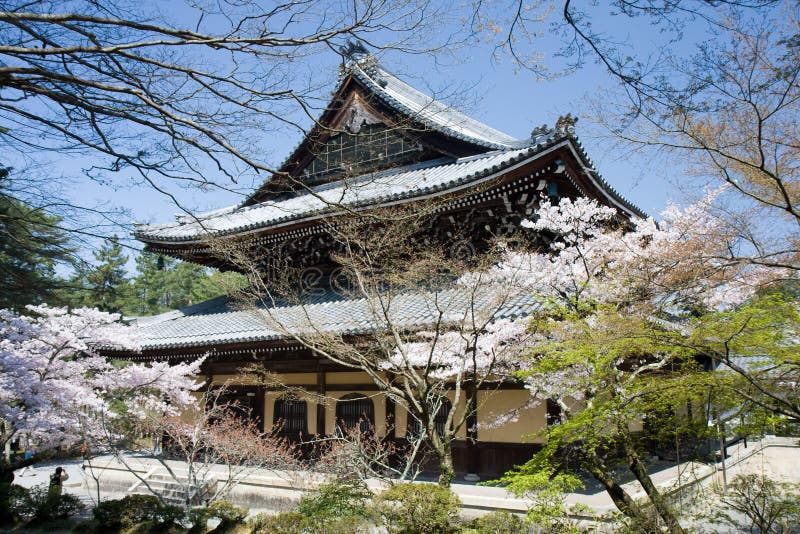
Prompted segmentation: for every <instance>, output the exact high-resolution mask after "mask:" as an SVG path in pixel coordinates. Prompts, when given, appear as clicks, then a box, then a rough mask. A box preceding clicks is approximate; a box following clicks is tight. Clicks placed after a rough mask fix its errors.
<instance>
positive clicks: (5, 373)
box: [0, 305, 202, 451]
mask: <svg viewBox="0 0 800 534" xmlns="http://www.w3.org/2000/svg"><path fill="white" fill-rule="evenodd" d="M28 311H29V312H30V314H31V315H19V314H17V313H15V312H12V311H9V310H0V421H3V422H4V425H3V432H2V434H0V444H2V445H5V443H7V442H8V441H10V440H12V439H18V438H23V439H24V440H26V442H27V446H28V448H29V449H30V450H33V451H37V450H46V449H49V448H52V447H55V446H59V445H70V444H74V443H77V442H79V441H83V440H86V441H89V442H94V441H96V440H97V439H99V438H100V437H101V436H104V435H105V431H106V430H107V429H106V428H105V427H104V425H103V422H104V421H106V420H108V419H109V418H113V417H115V412H114V411H113V410H111V407H110V400H111V399H112V397H113V398H117V399H121V400H123V401H124V402H125V403H126V405H127V406H128V408H129V409H130V410H131V412H132V413H136V411H137V410H145V409H149V410H159V411H163V412H167V413H175V412H176V411H177V410H179V409H180V408H181V407H185V406H188V405H189V404H190V403H191V402H192V397H191V396H190V392H191V391H192V390H194V389H196V388H197V387H198V385H199V384H197V383H196V382H195V380H194V379H193V378H192V377H193V375H195V374H196V373H197V372H198V370H199V367H200V365H201V363H202V360H197V361H194V362H192V363H190V364H178V365H173V366H170V365H168V364H167V363H165V362H156V363H153V364H151V365H145V364H132V363H128V362H125V363H126V364H124V365H123V364H122V362H116V364H112V362H110V361H109V360H107V359H106V358H105V357H103V356H102V355H101V354H100V353H99V349H100V348H101V347H106V348H109V347H117V348H123V349H127V350H129V351H136V350H137V349H138V341H137V335H136V329H135V328H133V327H129V326H126V325H124V324H122V323H121V322H120V317H119V315H116V314H109V313H105V312H100V311H98V310H96V309H90V308H80V309H75V310H72V311H68V310H67V309H66V308H56V307H50V306H46V305H41V306H29V307H28Z"/></svg>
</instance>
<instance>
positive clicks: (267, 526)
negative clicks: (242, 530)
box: [247, 512, 371, 534]
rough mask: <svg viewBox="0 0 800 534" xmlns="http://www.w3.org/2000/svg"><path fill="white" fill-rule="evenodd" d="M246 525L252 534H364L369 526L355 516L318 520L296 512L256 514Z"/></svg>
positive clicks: (368, 529) (329, 517)
mask: <svg viewBox="0 0 800 534" xmlns="http://www.w3.org/2000/svg"><path fill="white" fill-rule="evenodd" d="M247 525H248V526H249V527H250V529H251V532H253V534H366V533H368V532H369V531H370V526H371V525H370V523H369V521H367V520H366V519H365V518H364V517H361V516H356V515H350V516H346V517H342V518H339V519H336V518H334V517H331V516H325V517H324V518H322V519H319V518H318V517H317V518H315V517H306V516H304V515H303V514H301V513H298V512H284V513H282V514H278V515H269V514H266V513H262V514H258V515H257V516H255V517H252V518H250V519H249V520H248V521H247Z"/></svg>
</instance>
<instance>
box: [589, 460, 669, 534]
mask: <svg viewBox="0 0 800 534" xmlns="http://www.w3.org/2000/svg"><path fill="white" fill-rule="evenodd" d="M585 467H586V468H587V469H588V470H589V473H591V475H592V476H593V477H594V478H595V480H597V481H598V482H600V484H602V485H603V487H604V488H605V490H606V493H608V496H609V497H611V500H612V501H614V505H615V506H616V507H617V508H618V509H619V511H620V512H622V513H623V514H624V515H626V516H628V517H629V518H631V519H633V520H634V521H636V523H637V524H638V526H640V527H641V528H642V529H643V530H644V531H645V532H646V533H647V534H650V533H651V532H652V533H655V532H659V529H658V527H657V525H651V524H650V523H651V521H650V519H649V518H648V517H647V514H646V513H645V511H644V510H642V508H641V507H640V506H639V505H638V504H637V503H636V501H634V500H633V497H631V496H630V495H629V494H628V492H627V491H625V490H624V489H623V488H622V486H620V485H619V483H618V482H617V481H616V479H615V478H614V476H613V475H612V474H611V472H610V470H609V469H608V468H607V467H606V465H605V463H604V462H603V461H602V460H600V458H598V457H597V455H596V453H595V454H594V455H593V457H592V458H587V459H586V460H585Z"/></svg>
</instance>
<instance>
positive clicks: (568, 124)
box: [556, 113, 578, 137]
mask: <svg viewBox="0 0 800 534" xmlns="http://www.w3.org/2000/svg"><path fill="white" fill-rule="evenodd" d="M577 122H578V117H573V116H572V113H567V114H566V115H561V116H560V117H559V118H558V120H557V121H556V132H558V133H559V134H560V135H562V136H565V137H566V136H568V135H575V124H576V123H577Z"/></svg>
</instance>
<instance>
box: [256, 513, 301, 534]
mask: <svg viewBox="0 0 800 534" xmlns="http://www.w3.org/2000/svg"><path fill="white" fill-rule="evenodd" d="M247 525H248V526H249V527H250V528H251V529H252V532H253V534H273V533H274V534H301V533H303V530H304V529H305V528H306V518H305V517H303V516H302V515H301V514H299V513H297V512H284V513H282V514H278V515H270V514H267V513H261V514H258V515H256V516H253V517H251V518H250V519H249V520H248V521H247Z"/></svg>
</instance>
